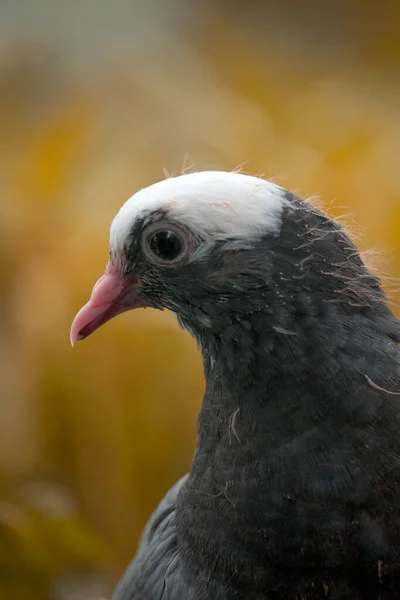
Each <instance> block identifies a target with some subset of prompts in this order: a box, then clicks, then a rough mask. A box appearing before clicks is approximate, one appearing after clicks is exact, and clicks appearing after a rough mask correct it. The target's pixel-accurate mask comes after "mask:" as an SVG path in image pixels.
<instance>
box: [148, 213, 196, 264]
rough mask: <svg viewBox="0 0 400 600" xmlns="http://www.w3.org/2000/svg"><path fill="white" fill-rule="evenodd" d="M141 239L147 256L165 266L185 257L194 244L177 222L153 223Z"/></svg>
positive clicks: (187, 232)
mask: <svg viewBox="0 0 400 600" xmlns="http://www.w3.org/2000/svg"><path fill="white" fill-rule="evenodd" d="M142 239H143V250H144V252H145V254H146V255H147V258H148V259H149V260H151V262H153V263H158V264H160V265H163V266H166V267H167V266H172V265H175V264H176V263H178V262H180V261H181V260H183V259H184V258H186V257H187V255H188V253H189V252H190V251H191V249H192V248H193V246H194V244H193V239H192V236H191V234H190V232H189V231H187V230H186V229H185V228H183V227H181V226H180V225H178V224H177V223H168V222H163V223H160V222H158V223H153V224H152V225H149V227H147V229H146V230H145V231H144V233H143V238H142Z"/></svg>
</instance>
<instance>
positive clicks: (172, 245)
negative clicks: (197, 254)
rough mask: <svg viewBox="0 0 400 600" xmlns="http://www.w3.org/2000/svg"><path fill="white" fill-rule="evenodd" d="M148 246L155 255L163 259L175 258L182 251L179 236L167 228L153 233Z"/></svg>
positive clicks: (170, 259)
mask: <svg viewBox="0 0 400 600" xmlns="http://www.w3.org/2000/svg"><path fill="white" fill-rule="evenodd" d="M149 246H150V248H151V250H152V251H153V252H154V254H155V255H156V256H158V257H159V258H161V259H162V260H165V261H173V260H176V259H177V258H178V257H179V255H180V254H181V252H182V242H181V240H180V238H179V237H178V236H177V235H176V233H174V232H173V231H168V230H166V231H157V232H155V233H153V235H152V236H151V237H150V243H149Z"/></svg>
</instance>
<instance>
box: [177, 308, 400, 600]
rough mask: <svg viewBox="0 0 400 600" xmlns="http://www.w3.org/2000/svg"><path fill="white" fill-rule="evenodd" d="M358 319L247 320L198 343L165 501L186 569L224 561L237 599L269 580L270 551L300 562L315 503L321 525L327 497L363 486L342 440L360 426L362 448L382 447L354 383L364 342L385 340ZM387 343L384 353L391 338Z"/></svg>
mask: <svg viewBox="0 0 400 600" xmlns="http://www.w3.org/2000/svg"><path fill="white" fill-rule="evenodd" d="M364 322H365V317H364V316H363V315H360V318H359V319H358V318H357V317H355V316H352V317H351V323H352V329H353V331H349V329H348V325H349V323H350V321H349V319H344V317H343V315H342V316H341V317H340V318H337V319H336V318H335V319H333V321H332V328H330V323H331V320H329V319H328V320H325V321H324V323H323V324H322V322H321V327H320V326H319V324H318V321H313V327H312V328H311V329H309V328H307V327H304V328H301V327H300V328H297V329H296V327H295V325H294V324H293V328H292V329H289V328H285V327H275V326H270V325H269V324H268V322H266V323H264V327H262V323H260V322H258V323H256V324H255V327H254V328H252V329H251V330H249V329H248V328H247V334H248V335H247V334H246V332H245V331H244V330H243V331H242V332H241V335H239V336H238V335H237V333H238V332H237V329H234V330H232V332H226V333H225V337H226V338H228V337H229V336H230V337H231V340H230V343H228V340H227V339H225V340H223V341H222V342H215V341H214V342H209V344H208V346H207V345H205V347H204V348H203V351H204V362H205V373H206V391H205V396H204V400H203V405H202V408H201V412H200V415H199V420H198V447H197V450H196V454H195V457H194V461H193V465H192V469H191V473H190V475H189V478H188V481H187V484H186V486H185V489H184V490H183V492H182V494H181V496H180V500H179V503H178V508H177V511H178V516H179V520H178V522H179V536H180V543H181V547H182V550H183V552H184V555H185V557H186V558H185V560H186V561H187V564H188V568H191V569H193V570H198V573H199V574H201V572H209V569H213V570H214V571H215V572H217V571H218V570H221V572H223V571H224V570H225V575H226V573H228V574H229V577H231V578H233V577H235V578H236V586H237V588H236V589H242V590H243V596H238V597H243V598H245V597H247V596H246V593H247V592H246V589H247V585H249V586H250V585H252V584H254V581H255V580H257V579H260V585H264V586H266V588H267V587H269V586H270V585H273V584H272V583H271V581H272V580H273V579H274V577H275V575H274V573H273V572H272V571H274V572H277V568H278V567H277V565H279V564H280V561H281V558H282V561H283V560H285V561H286V562H287V557H288V556H293V557H294V558H293V568H299V567H301V565H300V563H299V561H301V560H302V558H301V556H302V555H301V552H303V550H304V548H303V550H301V551H300V546H301V545H302V544H303V542H304V538H305V535H306V534H305V531H306V530H305V529H304V528H305V527H307V523H308V524H309V523H310V522H312V520H313V514H315V511H316V510H317V508H318V506H319V505H320V504H321V503H322V504H323V505H324V506H326V507H329V506H330V503H332V511H333V512H332V514H330V513H329V510H330V509H329V510H328V508H327V509H326V510H327V516H326V520H327V523H324V524H323V526H324V527H325V526H326V527H328V528H329V527H330V526H331V525H330V521H332V522H333V520H334V519H335V518H336V513H335V511H336V510H338V508H337V506H338V502H337V497H338V495H339V497H341V499H342V500H344V501H347V500H348V501H349V502H351V501H352V500H351V494H352V489H353V487H352V485H353V483H354V489H355V488H357V494H358V498H361V499H362V496H363V494H367V493H369V490H370V482H368V481H366V480H365V481H363V479H362V478H363V474H362V470H360V468H359V467H360V464H359V463H358V456H357V455H356V454H355V450H354V449H355V448H360V435H361V437H362V435H363V431H368V435H369V442H370V444H371V447H373V448H375V450H374V452H378V453H381V455H382V453H383V452H384V450H385V449H384V448H383V447H382V444H383V443H384V442H383V441H381V440H380V439H379V438H378V437H377V435H375V433H374V430H373V429H372V427H373V425H371V424H372V422H373V420H374V419H375V410H376V401H377V400H376V397H374V396H372V397H370V396H368V395H367V396H368V398H369V399H367V400H365V401H363V398H362V396H363V393H362V392H360V386H362V385H367V382H366V374H367V373H370V374H371V372H372V371H371V368H372V367H371V357H370V356H369V352H370V351H372V352H376V351H377V348H378V351H379V346H382V352H383V351H385V352H386V353H387V350H388V347H389V346H388V338H387V336H386V335H382V336H380V335H379V334H378V332H376V331H371V332H370V331H369V330H368V328H366V327H365V325H364V326H363V325H362V324H363V323H364ZM338 323H344V325H343V326H341V327H342V329H340V327H339V326H338ZM357 328H358V329H357ZM360 329H361V330H362V331H363V336H362V337H361V338H360V336H359V335H358V336H357V335H355V334H356V333H357V331H358V334H360ZM369 338H370V341H371V344H370V343H369V341H368V339H369ZM239 340H240V341H239ZM372 341H373V346H372ZM357 344H359V346H357ZM372 347H373V350H370V349H371V348H372ZM390 347H391V351H392V352H393V353H395V352H396V349H395V342H394V341H391V342H390ZM354 356H357V363H355V360H354ZM364 371H365V372H364ZM399 383H400V382H399ZM360 451H362V452H364V449H362V450H360ZM349 457H350V458H351V460H352V462H351V463H350V461H349V460H348V459H349ZM346 494H348V498H346V497H345V495H346ZM294 525H295V527H294V528H293V526H294ZM211 533H212V535H210V534H211ZM333 533H334V532H332V535H333ZM307 535H308V534H307ZM317 535H319V533H318V534H317ZM299 536H300V537H301V536H303V537H302V541H301V542H300V541H299ZM273 557H275V559H276V562H275V564H274V561H273V560H272V558H273ZM275 559H274V560H275ZM266 561H269V564H270V566H271V570H272V571H271V572H269V567H268V565H267V562H266ZM231 569H239V571H240V573H241V575H240V577H239V575H238V574H237V573H236V575H235V573H233V572H232V571H231ZM199 576H200V575H199ZM238 578H239V579H240V582H239V580H238ZM216 580H218V578H216ZM261 580H262V581H261ZM224 581H225V582H226V577H225V579H224ZM249 589H250V588H249ZM214 591H215V593H217V592H218V590H214ZM215 597H218V598H219V597H220V596H217V595H216V596H215ZM227 597H229V596H227ZM221 598H225V596H223V595H221Z"/></svg>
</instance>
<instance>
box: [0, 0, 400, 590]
mask: <svg viewBox="0 0 400 600" xmlns="http://www.w3.org/2000/svg"><path fill="white" fill-rule="evenodd" d="M171 2H172V0H171ZM299 4H302V3H298V4H296V3H295V2H292V3H289V4H288V6H291V9H290V10H293V13H294V14H295V18H296V19H300V16H301V14H300V13H298V14H297V13H295V11H299V10H300V9H299ZM356 4H359V5H360V6H361V3H356ZM370 4H371V6H372V5H374V6H375V7H378V3H377V2H372V3H370ZM194 5H195V3H193V7H194ZM217 5H218V11H216V12H215V11H214V12H213V11H212V10H211V6H210V5H209V4H208V3H205V4H204V6H203V13H202V18H201V19H200V18H195V19H191V20H188V22H187V26H186V30H185V34H184V35H183V34H182V32H181V34H180V37H177V38H176V40H175V38H173V36H172V37H171V39H170V42H169V45H168V47H167V49H168V51H166V52H161V51H159V53H158V54H157V55H156V57H154V56H152V57H150V58H149V57H145V56H144V55H143V56H142V55H140V54H137V53H136V54H135V53H130V52H129V51H128V50H126V51H125V53H124V52H122V53H121V54H120V55H119V56H118V58H117V59H116V60H115V61H114V62H113V63H112V65H111V66H107V67H106V66H104V68H103V69H102V68H100V69H97V71H96V72H95V73H92V74H91V75H87V76H84V77H82V76H80V77H78V76H75V75H74V73H72V75H71V74H66V73H62V72H61V73H60V72H59V71H57V72H55V71H54V69H53V70H52V68H51V67H50V66H49V64H48V63H47V62H46V60H44V58H43V56H42V53H41V51H40V49H39V48H38V47H36V46H33V47H32V46H29V47H26V46H25V45H24V44H22V45H20V46H18V45H17V46H15V48H14V50H13V52H11V53H9V54H7V56H4V60H2V61H1V64H0V92H1V93H0V130H1V132H2V137H3V144H1V145H0V182H1V183H0V189H1V199H0V277H1V286H0V378H1V401H0V402H1V411H0V600H22V599H25V598H27V597H29V598H32V600H53V599H54V600H70V599H72V598H86V599H88V598H91V597H100V595H107V594H108V593H109V585H110V584H111V582H112V581H113V580H115V578H116V577H118V575H119V574H120V572H121V570H122V569H123V567H124V566H125V564H126V563H127V561H128V560H129V558H130V557H131V556H132V554H133V552H134V549H135V547H136V543H137V540H138V537H139V535H140V532H141V530H142V527H143V525H144V523H145V521H146V519H147V517H148V515H149V513H150V512H151V510H152V509H153V507H154V506H155V504H156V503H157V501H158V500H159V498H160V497H161V495H162V494H163V493H164V492H165V491H166V490H167V488H168V487H169V486H170V485H171V484H172V483H173V482H174V481H175V480H176V479H177V478H178V477H180V476H181V475H182V474H183V473H184V472H185V471H186V470H187V469H188V468H189V466H190V462H191V457H192V453H193V449H194V447H195V419H196V415H197V412H198V408H199V405H200V401H201V396H202V391H203V385H204V384H203V377H202V369H201V359H200V357H199V355H198V353H197V351H196V348H195V346H194V343H193V342H192V340H190V338H189V336H188V335H187V334H186V333H184V332H182V331H180V330H179V329H178V327H177V325H176V322H175V319H174V317H173V316H171V315H169V314H164V313H158V312H155V311H136V312H135V313H132V314H126V315H122V316H121V317H119V318H118V319H116V320H115V321H113V322H111V323H110V324H108V325H107V326H105V327H104V328H103V329H102V330H100V331H99V332H97V333H96V334H95V335H94V336H93V337H91V338H89V339H88V340H87V341H85V343H84V344H82V345H78V346H77V347H76V348H74V350H72V349H71V347H70V346H69V341H68V333H69V326H70V323H71V321H72V318H73V316H74V314H75V312H76V311H77V310H78V308H79V307H80V306H81V305H82V304H83V303H84V302H85V301H86V300H87V297H88V295H89V294H90V291H91V287H92V284H93V283H94V281H95V280H96V278H97V277H98V276H99V275H100V274H101V272H102V270H103V268H104V265H105V262H106V259H107V244H108V239H107V238H108V228H109V224H110V222H111V219H112V217H113V216H114V214H115V212H116V210H117V209H118V207H119V206H120V205H121V204H122V202H123V201H124V200H125V199H126V198H127V197H129V196H130V195H131V194H132V193H133V192H134V191H135V190H137V189H138V188H140V187H142V186H144V185H147V184H150V183H152V182H154V181H156V180H158V179H160V178H162V177H163V176H164V175H163V168H165V169H166V170H168V171H171V172H180V171H181V170H182V169H185V168H190V166H191V164H192V162H194V167H195V168H196V169H199V170H200V169H208V168H218V169H234V168H237V167H238V165H243V166H242V168H243V170H244V171H247V172H251V173H256V174H265V176H266V177H268V178H272V179H274V180H277V181H278V182H279V183H282V184H283V185H285V186H286V187H289V188H290V189H292V190H293V191H295V192H298V193H300V194H302V195H310V194H314V193H316V194H318V195H320V196H321V197H322V198H323V199H324V203H325V207H327V208H328V209H329V211H330V213H331V214H332V215H334V216H342V214H343V213H344V214H345V215H349V216H347V217H346V218H345V222H346V223H347V224H348V225H349V228H350V231H351V232H353V234H354V235H355V236H356V237H357V240H358V243H359V245H360V246H361V247H362V248H363V249H365V250H367V249H369V248H371V247H373V248H377V249H378V250H377V251H375V252H372V253H370V258H371V259H372V264H373V265H374V266H375V268H376V269H377V270H378V271H379V272H380V273H381V274H382V276H383V279H384V281H385V284H386V287H387V290H388V292H389V295H390V298H391V301H392V303H393V306H394V308H395V309H396V307H397V304H396V302H397V301H398V300H399V295H398V286H397V284H396V279H394V278H393V279H392V278H391V277H389V276H386V273H390V274H391V276H393V277H395V276H399V274H400V244H399V231H400V195H399V191H400V171H399V169H398V166H397V161H398V156H399V155H400V128H399V123H400V120H399V117H400V109H399V106H400V102H399V100H400V86H399V81H398V80H397V79H396V73H398V70H399V67H400V42H399V38H398V34H397V30H396V29H395V28H393V25H392V24H393V23H394V22H395V20H396V19H397V22H399V21H398V19H399V17H400V14H399V13H400V9H399V8H398V5H397V3H390V2H388V3H387V10H386V12H385V14H384V15H383V14H382V13H379V19H377V20H376V22H375V27H372V26H371V21H372V19H373V18H374V14H373V11H372V8H371V6H370V7H369V8H368V11H371V14H370V16H369V17H368V15H367V17H366V18H365V19H364V20H358V21H357V20H356V21H355V22H356V23H357V27H358V30H357V31H358V35H357V36H356V37H357V39H356V40H354V43H353V45H352V46H351V47H350V46H346V49H345V51H344V52H342V53H341V54H340V53H339V50H337V51H336V50H335V48H334V49H333V51H332V53H333V56H335V53H336V54H340V56H339V58H337V60H336V62H335V61H334V60H330V59H328V58H327V57H325V58H324V57H323V56H318V55H317V54H318V52H317V50H313V47H312V41H313V40H312V39H309V38H308V37H307V34H306V33H305V34H304V35H303V36H301V35H300V34H301V27H302V26H303V25H304V23H303V22H302V21H301V19H300V20H299V21H298V28H299V31H298V32H297V33H298V39H297V40H296V42H295V43H294V42H293V40H292V39H291V38H292V33H291V32H292V30H291V29H290V28H288V27H289V26H288V25H287V24H286V21H285V20H283V21H282V22H281V25H280V27H281V28H280V29H279V30H276V29H274V32H273V33H274V35H272V34H271V35H264V34H263V27H266V24H265V23H264V22H263V21H262V20H257V18H256V17H255V16H253V17H252V14H253V13H252V10H250V5H251V6H252V7H253V6H256V5H257V3H249V10H248V15H247V17H248V18H247V20H246V26H244V24H243V23H241V22H240V19H239V18H238V17H241V16H243V13H240V11H239V6H241V3H236V2H219V3H217ZM303 5H304V10H305V9H306V8H307V7H306V5H307V3H303ZM339 5H340V6H341V10H342V11H343V10H344V8H343V7H345V5H344V4H342V3H339ZM339 5H338V6H339ZM362 6H364V7H365V3H364V4H363V5H362ZM214 8H215V7H214ZM197 9H198V8H197ZM193 10H194V8H193ZM198 10H199V9H198ZM242 10H243V6H242ZM288 10H289V8H288ZM308 10H309V11H310V10H311V9H308ZM207 11H210V14H209V15H208V12H207ZM238 11H239V12H238ZM316 12H317V13H318V10H317V11H316ZM207 15H208V16H207ZM289 17H291V20H292V21H293V14H290V15H289V13H288V21H290V19H289ZM318 18H322V17H321V15H319V16H318V14H316V15H315V19H316V23H315V27H318ZM344 18H345V17H344ZM349 18H350V17H349ZM296 22H297V21H296ZM302 23H303V24H302ZM289 29H290V30H289ZM335 35H336V38H335ZM172 39H173V40H175V41H171V40H172ZM332 39H334V40H335V39H336V43H337V48H339V47H340V45H341V43H342V39H341V34H340V32H339V33H336V34H333V38H332ZM331 41H332V40H331ZM309 46H310V47H309ZM299 48H300V49H301V50H302V52H300V51H299ZM305 49H308V54H307V53H306V52H305ZM60 52H61V50H60ZM82 52H84V49H82ZM313 56H314V58H315V60H312V59H311V58H310V57H313ZM82 60H83V59H82ZM78 62H79V61H78ZM72 70H73V69H72ZM186 153H188V156H187V157H186ZM355 223H357V225H356V224H355ZM384 248H386V249H387V251H386V252H383V251H382V249H384ZM98 574H104V575H105V576H106V579H105V583H104V584H103V583H100V584H99V586H98V587H97V588H95V589H96V590H97V591H95V592H93V594H94V596H90V595H89V592H88V591H87V589H88V588H84V587H80V586H81V583H80V582H81V579H80V577H81V576H83V575H85V576H86V575H87V576H88V578H89V581H90V578H91V577H92V578H93V580H96V581H97V579H96V578H97V577H98ZM107 576H109V580H107ZM76 578H78V579H77V581H78V583H77V584H76V586H75V587H74V585H75V583H74V582H75V580H76ZM71 581H72V582H73V584H72V583H71ZM84 581H87V580H86V579H84ZM101 581H102V580H101ZM82 585H83V584H82ZM71 589H73V590H75V591H73V592H71ZM76 590H77V591H76ZM85 590H86V591H85ZM96 594H97V595H96Z"/></svg>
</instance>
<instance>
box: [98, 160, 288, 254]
mask: <svg viewBox="0 0 400 600" xmlns="http://www.w3.org/2000/svg"><path fill="white" fill-rule="evenodd" d="M285 192H286V190H284V189H283V188H281V187H279V186H278V185H275V184H273V183H271V182H269V181H265V180H264V179H259V178H258V177H252V176H250V175H243V174H241V173H234V172H220V171H203V172H199V173H190V174H187V175H181V176H179V177H172V178H170V179H166V180H164V181H160V182H158V183H155V184H154V185H151V186H149V187H147V188H144V189H142V190H140V191H139V192H137V193H136V194H134V195H133V196H132V197H131V198H130V199H129V200H127V202H125V204H124V205H123V206H122V208H121V209H120V211H119V213H118V214H117V215H116V217H115V218H114V221H113V222H112V225H111V232H110V245H111V247H112V248H114V249H118V248H122V247H123V246H124V245H125V244H126V243H127V241H128V238H129V235H130V234H131V232H132V229H133V228H134V225H135V222H136V220H137V219H139V218H145V217H146V216H150V215H151V214H152V213H153V212H155V211H157V210H160V209H162V210H164V211H165V212H166V218H167V219H168V220H171V221H173V222H176V223H181V224H182V225H184V226H186V227H188V228H189V229H191V231H192V232H193V233H194V234H199V235H200V236H201V237H202V238H203V239H205V240H206V241H208V242H210V243H212V242H214V241H218V240H231V241H232V242H233V243H238V244H246V243H251V241H252V240H254V239H255V238H258V237H259V236H260V235H263V234H265V233H271V234H273V235H279V233H280V229H281V224H282V212H283V209H284V207H285V206H292V205H291V204H290V202H289V200H288V199H287V198H286V196H285Z"/></svg>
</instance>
